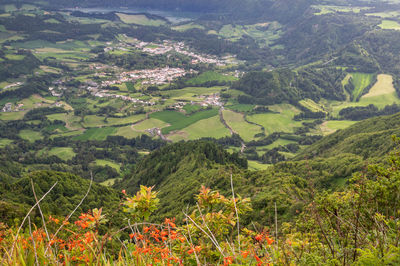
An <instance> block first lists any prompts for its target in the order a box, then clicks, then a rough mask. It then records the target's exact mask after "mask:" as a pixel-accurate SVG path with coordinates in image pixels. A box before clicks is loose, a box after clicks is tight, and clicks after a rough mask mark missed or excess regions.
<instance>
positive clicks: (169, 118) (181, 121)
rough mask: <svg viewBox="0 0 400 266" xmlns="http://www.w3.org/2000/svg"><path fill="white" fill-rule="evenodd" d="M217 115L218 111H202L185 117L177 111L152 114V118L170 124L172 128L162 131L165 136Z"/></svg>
mask: <svg viewBox="0 0 400 266" xmlns="http://www.w3.org/2000/svg"><path fill="white" fill-rule="evenodd" d="M217 114H218V110H217V109H210V110H206V111H200V112H197V113H194V114H192V115H190V116H185V115H184V114H182V113H179V112H175V111H163V112H157V113H152V114H150V117H151V118H155V119H158V120H161V121H164V122H165V123H168V124H170V126H168V127H165V128H163V129H162V133H163V134H168V133H170V132H171V131H174V130H181V129H184V128H185V127H188V126H190V125H192V124H194V123H196V122H197V121H200V120H202V119H207V118H210V117H213V116H216V115H217Z"/></svg>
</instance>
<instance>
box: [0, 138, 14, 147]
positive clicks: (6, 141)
mask: <svg viewBox="0 0 400 266" xmlns="http://www.w3.org/2000/svg"><path fill="white" fill-rule="evenodd" d="M11 143H13V140H12V139H0V147H5V146H7V145H8V144H11Z"/></svg>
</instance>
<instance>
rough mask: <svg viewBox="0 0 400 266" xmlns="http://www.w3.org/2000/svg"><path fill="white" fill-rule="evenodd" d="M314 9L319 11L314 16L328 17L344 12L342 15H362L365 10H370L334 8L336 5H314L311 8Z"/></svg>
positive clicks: (344, 7) (349, 7) (346, 7)
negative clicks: (351, 13) (328, 15)
mask: <svg viewBox="0 0 400 266" xmlns="http://www.w3.org/2000/svg"><path fill="white" fill-rule="evenodd" d="M311 7H313V8H314V9H317V10H318V12H315V13H314V15H326V14H330V13H336V12H342V13H349V12H353V13H360V12H361V11H363V10H368V9H370V8H369V7H355V6H353V7H351V6H334V5H313V6H311Z"/></svg>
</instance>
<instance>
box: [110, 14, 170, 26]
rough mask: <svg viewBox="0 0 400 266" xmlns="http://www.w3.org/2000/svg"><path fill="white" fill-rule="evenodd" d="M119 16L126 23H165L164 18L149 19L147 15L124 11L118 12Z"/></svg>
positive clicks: (147, 24) (148, 24) (159, 24)
mask: <svg viewBox="0 0 400 266" xmlns="http://www.w3.org/2000/svg"><path fill="white" fill-rule="evenodd" d="M117 15H118V17H119V18H120V19H121V20H122V22H124V23H126V24H137V25H143V26H161V25H164V24H165V21H163V20H153V19H149V18H148V17H147V16H146V15H128V14H123V13H117Z"/></svg>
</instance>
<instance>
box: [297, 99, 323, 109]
mask: <svg viewBox="0 0 400 266" xmlns="http://www.w3.org/2000/svg"><path fill="white" fill-rule="evenodd" d="M299 103H300V104H301V105H302V106H304V107H305V108H307V109H308V110H310V111H312V112H325V110H324V107H323V106H322V105H321V104H318V103H316V102H314V101H313V100H311V99H305V100H301V101H299Z"/></svg>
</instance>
